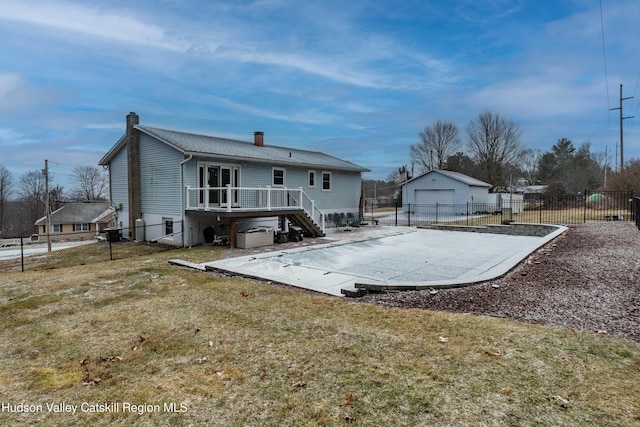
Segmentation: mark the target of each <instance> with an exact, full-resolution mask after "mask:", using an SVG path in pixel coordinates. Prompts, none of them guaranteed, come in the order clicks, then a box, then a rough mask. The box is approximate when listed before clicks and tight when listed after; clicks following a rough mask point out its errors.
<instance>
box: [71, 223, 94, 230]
mask: <svg viewBox="0 0 640 427" xmlns="http://www.w3.org/2000/svg"><path fill="white" fill-rule="evenodd" d="M74 228H75V230H76V231H91V224H89V223H86V222H83V223H80V224H74Z"/></svg>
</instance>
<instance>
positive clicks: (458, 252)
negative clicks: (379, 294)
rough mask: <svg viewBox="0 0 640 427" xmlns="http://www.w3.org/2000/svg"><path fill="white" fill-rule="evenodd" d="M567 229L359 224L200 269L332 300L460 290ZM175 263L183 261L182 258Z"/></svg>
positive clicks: (494, 273)
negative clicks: (317, 241)
mask: <svg viewBox="0 0 640 427" xmlns="http://www.w3.org/2000/svg"><path fill="white" fill-rule="evenodd" d="M565 230H566V228H565V227H558V229H557V231H555V232H553V233H551V234H548V235H546V236H544V237H531V236H512V235H503V234H489V233H471V232H463V231H444V230H427V229H416V228H407V227H372V228H368V227H363V228H362V229H361V230H359V231H351V232H345V231H334V232H332V233H329V234H328V236H327V239H330V240H333V241H332V242H331V243H327V244H321V245H315V246H306V247H300V248H295V249H287V250H281V251H275V252H265V253H262V254H256V255H251V256H243V257H238V258H228V259H223V260H219V261H213V262H207V263H204V264H202V265H199V266H198V267H197V268H200V269H202V268H204V269H206V270H218V271H224V272H231V273H235V274H238V275H242V276H247V277H256V278H261V279H266V280H271V281H274V282H279V283H284V284H288V285H292V286H296V287H301V288H305V289H310V290H313V291H317V292H321V293H325V294H329V295H335V296H343V295H344V294H348V295H351V294H355V293H357V291H356V287H363V286H362V285H368V286H370V287H372V288H378V289H428V288H438V287H452V286H462V285H468V284H472V283H477V282H482V281H486V280H490V279H494V278H496V277H499V276H502V275H503V274H505V273H506V272H508V271H509V270H511V269H512V268H513V267H514V266H516V265H517V264H518V263H519V262H520V261H522V260H523V259H525V258H526V257H527V256H529V254H531V253H532V252H534V251H535V250H537V249H538V248H539V247H541V246H543V245H544V244H545V243H547V242H549V241H550V240H552V239H554V238H555V237H556V236H558V235H560V234H562V233H563V232H564V231H565ZM265 249H267V248H265ZM268 249H272V248H271V247H269V248H268ZM268 249H267V250H268ZM172 263H175V264H180V262H179V260H173V261H172ZM183 265H184V264H183ZM192 267H193V266H192Z"/></svg>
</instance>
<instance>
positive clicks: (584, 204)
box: [582, 188, 587, 223]
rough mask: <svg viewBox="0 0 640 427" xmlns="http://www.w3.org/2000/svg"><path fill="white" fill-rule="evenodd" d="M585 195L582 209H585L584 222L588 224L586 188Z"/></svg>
mask: <svg viewBox="0 0 640 427" xmlns="http://www.w3.org/2000/svg"><path fill="white" fill-rule="evenodd" d="M582 194H583V202H582V209H583V211H582V212H583V214H582V222H583V223H585V222H587V189H586V188H585V190H584V193H582Z"/></svg>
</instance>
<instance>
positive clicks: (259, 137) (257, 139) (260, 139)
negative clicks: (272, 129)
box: [253, 132, 264, 147]
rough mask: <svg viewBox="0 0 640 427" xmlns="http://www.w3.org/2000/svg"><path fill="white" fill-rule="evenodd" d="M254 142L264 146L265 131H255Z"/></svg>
mask: <svg viewBox="0 0 640 427" xmlns="http://www.w3.org/2000/svg"><path fill="white" fill-rule="evenodd" d="M253 144H254V145H257V146H258V147H264V132H254V133H253Z"/></svg>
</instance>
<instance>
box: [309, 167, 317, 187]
mask: <svg viewBox="0 0 640 427" xmlns="http://www.w3.org/2000/svg"><path fill="white" fill-rule="evenodd" d="M311 174H313V185H311V184H310V182H311ZM317 186H318V174H317V173H316V171H313V170H310V171H308V172H307V187H309V188H316V187H317Z"/></svg>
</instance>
